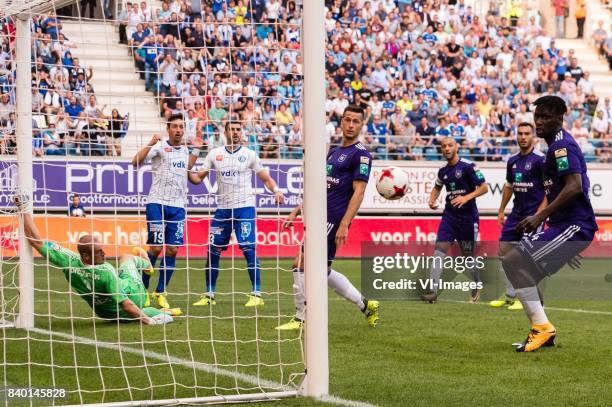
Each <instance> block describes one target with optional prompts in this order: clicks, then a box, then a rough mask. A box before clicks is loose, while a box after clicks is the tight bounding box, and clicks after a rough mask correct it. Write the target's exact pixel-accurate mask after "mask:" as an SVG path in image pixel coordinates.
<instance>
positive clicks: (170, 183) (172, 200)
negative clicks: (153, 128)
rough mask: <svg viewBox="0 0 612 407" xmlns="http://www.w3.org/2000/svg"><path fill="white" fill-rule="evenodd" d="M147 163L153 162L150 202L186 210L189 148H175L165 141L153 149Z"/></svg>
mask: <svg viewBox="0 0 612 407" xmlns="http://www.w3.org/2000/svg"><path fill="white" fill-rule="evenodd" d="M146 161H147V162H149V161H150V162H151V170H152V171H153V182H152V184H151V190H150V191H149V198H148V202H149V203H156V204H162V205H166V206H174V207H177V208H184V207H185V204H186V202H187V165H188V164H189V150H188V149H187V147H185V146H179V147H173V146H171V145H170V144H168V142H167V141H164V142H163V143H161V144H157V145H155V146H154V147H153V148H151V150H150V151H149V154H148V155H147V158H146Z"/></svg>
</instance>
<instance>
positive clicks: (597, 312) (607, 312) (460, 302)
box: [438, 299, 612, 316]
mask: <svg viewBox="0 0 612 407" xmlns="http://www.w3.org/2000/svg"><path fill="white" fill-rule="evenodd" d="M438 301H440V302H454V303H458V304H470V305H488V304H487V303H484V302H478V303H476V304H474V303H473V302H470V301H459V300H444V299H442V300H438ZM544 310H551V311H562V312H575V313H578V314H594V315H610V316H612V312H610V311H597V310H590V309H581V308H557V307H548V306H546V305H544Z"/></svg>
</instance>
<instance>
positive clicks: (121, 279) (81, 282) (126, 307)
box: [14, 195, 173, 325]
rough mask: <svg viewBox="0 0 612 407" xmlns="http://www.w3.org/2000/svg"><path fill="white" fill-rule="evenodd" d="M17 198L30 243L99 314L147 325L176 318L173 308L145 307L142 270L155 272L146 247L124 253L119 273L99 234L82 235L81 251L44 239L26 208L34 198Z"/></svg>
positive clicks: (167, 321) (108, 318) (120, 261)
mask: <svg viewBox="0 0 612 407" xmlns="http://www.w3.org/2000/svg"><path fill="white" fill-rule="evenodd" d="M14 201H15V204H16V205H17V208H18V209H19V211H20V212H21V213H22V219H23V220H22V222H23V229H24V234H25V236H26V238H27V239H28V242H30V245H32V247H33V248H34V249H36V251H37V252H38V253H40V254H41V255H42V256H43V257H44V258H45V259H47V260H48V261H49V263H51V264H53V265H54V266H56V267H58V268H60V269H61V270H62V272H63V273H64V276H65V277H66V280H68V282H69V283H70V286H71V287H72V289H73V290H74V292H76V293H77V294H78V295H79V296H80V297H81V298H83V300H85V302H87V304H88V305H89V306H90V307H91V308H92V310H93V311H94V312H95V314H96V315H97V316H98V317H100V318H104V319H107V320H120V321H141V322H142V323H144V324H145V325H159V324H167V323H169V322H172V321H173V318H172V316H171V314H172V310H158V309H155V308H151V307H145V308H143V304H144V302H145V300H146V298H147V296H146V289H145V287H144V285H143V284H142V279H141V271H143V272H145V273H147V272H148V273H152V272H153V267H151V263H150V262H149V260H148V259H147V255H146V253H145V251H144V250H143V249H141V248H137V247H135V248H134V250H133V253H134V255H128V254H124V255H121V257H120V259H119V273H117V271H116V270H115V267H113V266H112V265H111V264H110V263H108V262H106V261H105V260H106V254H105V253H104V248H103V247H102V244H100V242H99V240H98V239H97V238H96V237H94V236H92V235H85V236H83V237H81V238H80V239H79V242H78V246H77V251H78V254H77V253H75V252H73V251H70V250H68V249H66V248H64V247H61V246H60V245H58V244H57V243H55V242H51V241H48V240H44V239H43V238H42V237H41V235H40V232H39V231H38V228H37V227H36V225H35V224H34V219H33V217H32V215H31V214H30V213H27V211H26V210H24V209H26V208H27V206H28V205H29V202H30V200H29V198H28V196H27V195H19V196H16V197H15V198H14Z"/></svg>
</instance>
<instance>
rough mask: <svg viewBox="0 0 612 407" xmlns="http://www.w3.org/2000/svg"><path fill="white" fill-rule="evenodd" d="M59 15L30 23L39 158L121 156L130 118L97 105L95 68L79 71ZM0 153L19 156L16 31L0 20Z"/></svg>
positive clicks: (7, 20)
mask: <svg viewBox="0 0 612 407" xmlns="http://www.w3.org/2000/svg"><path fill="white" fill-rule="evenodd" d="M61 28H62V24H61V21H60V19H59V18H58V16H57V15H56V14H55V12H51V13H49V14H48V15H46V16H34V17H33V18H32V57H33V58H32V69H31V88H32V113H33V120H32V127H33V130H34V131H33V135H32V136H33V146H32V150H33V152H34V155H35V156H42V155H82V156H105V155H116V156H118V155H121V139H122V137H123V136H124V135H125V132H126V130H127V127H128V123H129V118H128V117H122V116H121V115H120V114H119V112H118V111H117V109H113V110H112V112H111V114H108V112H106V106H100V105H99V104H98V102H97V99H96V95H95V93H94V89H93V87H92V85H91V83H90V80H91V78H92V76H93V74H94V73H93V69H92V68H91V67H84V66H81V64H80V63H79V59H78V58H77V57H73V55H72V52H73V50H74V49H75V48H77V47H78V45H77V44H75V43H74V42H71V41H70V40H69V39H67V38H66V37H65V36H64V35H63V34H62V30H61ZM0 32H1V33H2V37H1V43H2V51H1V52H0V154H14V153H15V152H16V147H17V143H16V135H15V131H16V106H15V70H16V64H15V60H16V55H15V26H14V21H13V20H12V18H10V17H6V18H4V19H2V20H1V30H0Z"/></svg>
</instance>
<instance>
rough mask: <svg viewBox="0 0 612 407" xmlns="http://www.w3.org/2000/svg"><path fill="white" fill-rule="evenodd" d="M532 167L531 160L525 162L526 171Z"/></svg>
mask: <svg viewBox="0 0 612 407" xmlns="http://www.w3.org/2000/svg"><path fill="white" fill-rule="evenodd" d="M530 169H531V161H529V162H527V164H525V171H529V170H530Z"/></svg>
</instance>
